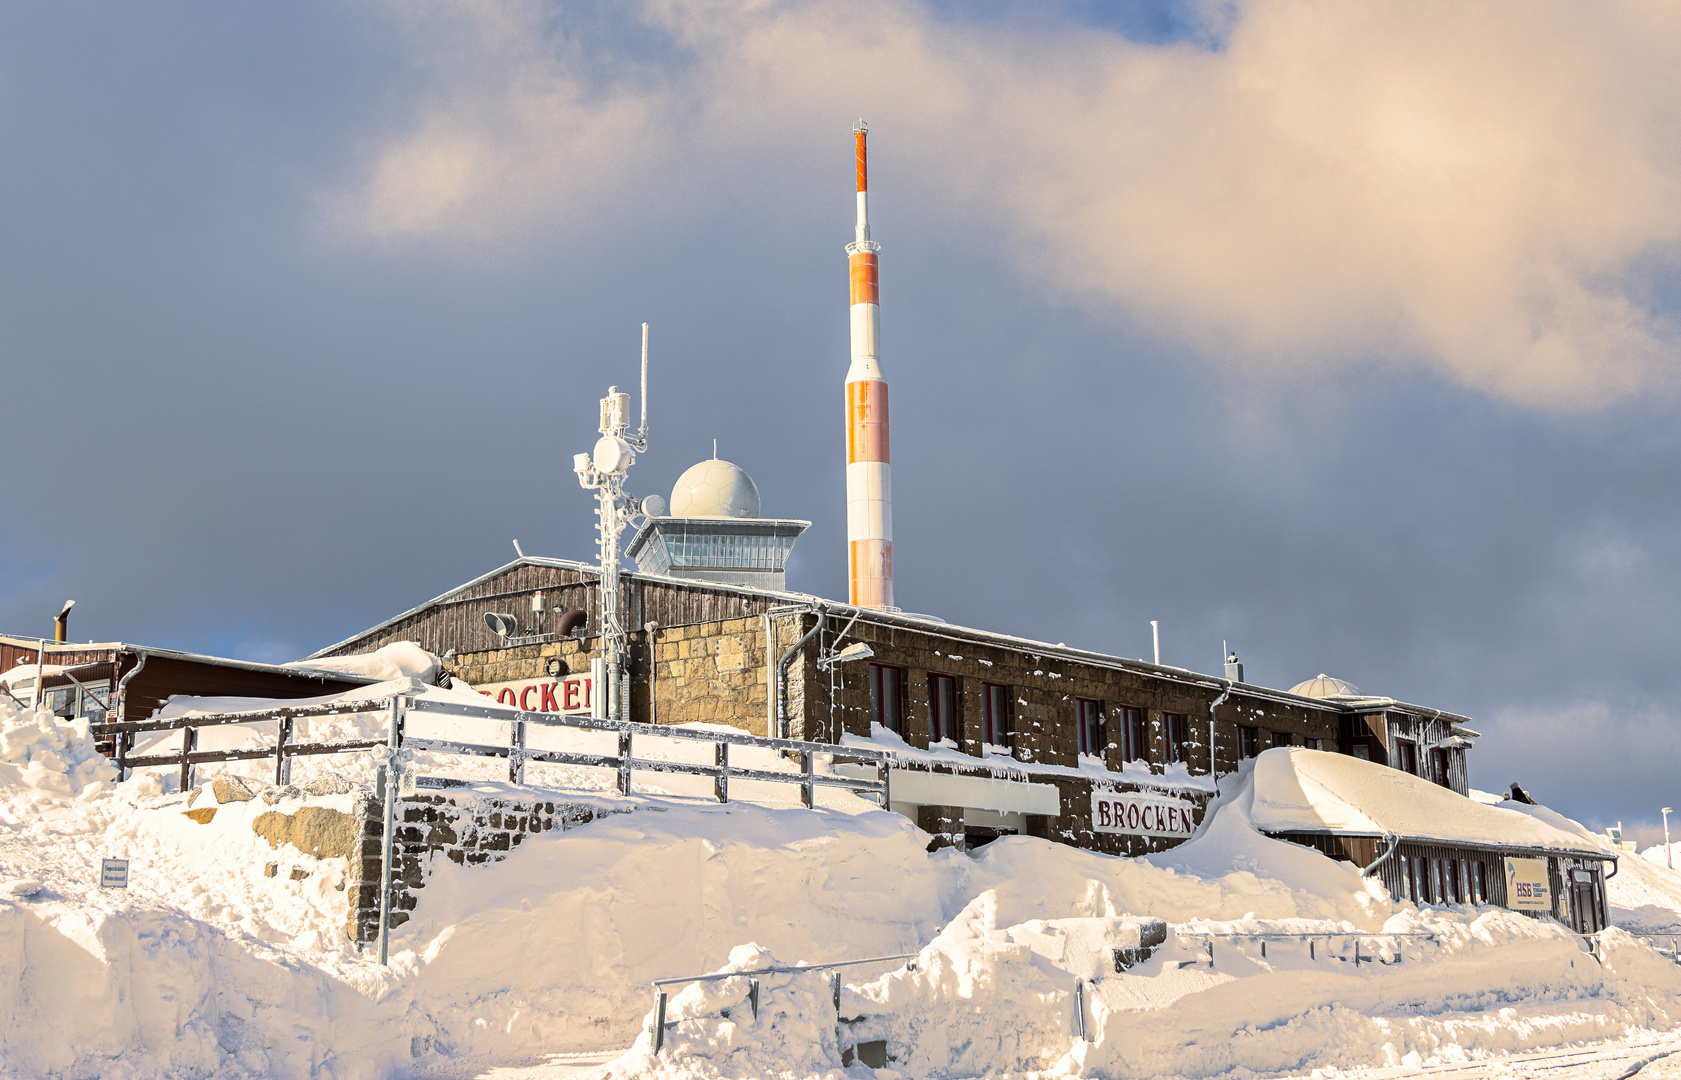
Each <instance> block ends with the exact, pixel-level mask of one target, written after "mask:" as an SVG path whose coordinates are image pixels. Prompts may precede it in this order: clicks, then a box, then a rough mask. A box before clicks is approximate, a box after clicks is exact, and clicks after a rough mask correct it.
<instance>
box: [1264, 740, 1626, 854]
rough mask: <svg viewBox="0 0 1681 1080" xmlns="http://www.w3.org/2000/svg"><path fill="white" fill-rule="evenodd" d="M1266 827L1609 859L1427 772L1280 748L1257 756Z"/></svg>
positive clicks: (1572, 838) (1275, 830)
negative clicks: (1459, 790) (1471, 796)
mask: <svg viewBox="0 0 1681 1080" xmlns="http://www.w3.org/2000/svg"><path fill="white" fill-rule="evenodd" d="M1254 780H1255V802H1254V809H1253V811H1252V815H1251V816H1252V818H1253V820H1254V822H1255V826H1256V827H1257V828H1259V829H1260V830H1261V831H1262V832H1268V833H1282V832H1307V833H1342V834H1346V835H1355V836H1382V835H1385V834H1389V833H1393V834H1394V835H1395V836H1398V837H1400V838H1402V839H1405V840H1423V841H1428V842H1437V843H1446V844H1457V845H1468V846H1474V847H1492V848H1544V849H1546V850H1548V851H1555V852H1566V853H1570V854H1575V855H1586V856H1590V857H1593V858H1607V857H1609V856H1608V855H1607V853H1606V852H1605V851H1603V850H1602V849H1599V848H1596V847H1594V846H1593V845H1591V844H1589V843H1587V842H1585V841H1584V839H1583V838H1582V837H1581V836H1578V835H1573V834H1571V833H1568V832H1565V831H1563V830H1562V829H1558V828H1556V827H1554V826H1552V825H1549V824H1547V823H1546V822H1544V821H1539V820H1537V819H1536V818H1534V817H1531V816H1529V815H1526V814H1520V813H1517V812H1516V811H1513V810H1506V809H1502V808H1500V807H1497V806H1486V805H1484V804H1482V803H1479V802H1476V801H1474V800H1472V799H1467V798H1466V797H1465V796H1463V795H1459V794H1457V793H1455V792H1453V791H1450V790H1448V789H1447V788H1445V787H1441V786H1440V785H1438V784H1433V783H1431V782H1430V781H1428V780H1425V779H1424V778H1422V777H1418V776H1413V775H1411V774H1410V773H1404V772H1401V771H1400V770H1399V769H1391V768H1389V767H1388V766H1385V765H1378V764H1375V763H1373V762H1370V761H1361V760H1360V759H1359V758H1355V757H1349V756H1346V755H1343V754H1333V753H1329V752H1326V751H1323V750H1305V749H1301V748H1289V747H1278V748H1277V749H1273V750H1268V751H1266V752H1265V753H1263V754H1261V756H1260V757H1258V758H1257V759H1256V760H1255V778H1254Z"/></svg>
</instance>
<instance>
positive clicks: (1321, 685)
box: [1290, 674, 1365, 698]
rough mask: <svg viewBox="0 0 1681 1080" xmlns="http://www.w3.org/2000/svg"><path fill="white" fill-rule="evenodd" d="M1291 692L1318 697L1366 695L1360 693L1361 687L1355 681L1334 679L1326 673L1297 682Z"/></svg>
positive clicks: (1355, 696)
mask: <svg viewBox="0 0 1681 1080" xmlns="http://www.w3.org/2000/svg"><path fill="white" fill-rule="evenodd" d="M1290 692H1291V693H1292V694H1300V695H1302V696H1303V697H1316V698H1357V697H1363V696H1365V695H1363V694H1361V693H1360V688H1359V687H1358V686H1355V685H1354V684H1353V683H1351V682H1344V681H1343V680H1342V679H1333V678H1332V677H1331V676H1329V675H1324V674H1321V675H1320V676H1319V677H1318V678H1315V679H1309V680H1307V681H1306V682H1299V683H1297V684H1296V685H1295V686H1292V687H1291V688H1290Z"/></svg>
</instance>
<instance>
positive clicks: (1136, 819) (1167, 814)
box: [1091, 791, 1197, 837]
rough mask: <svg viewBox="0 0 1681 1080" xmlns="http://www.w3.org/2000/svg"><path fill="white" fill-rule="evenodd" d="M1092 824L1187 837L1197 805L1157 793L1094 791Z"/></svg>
mask: <svg viewBox="0 0 1681 1080" xmlns="http://www.w3.org/2000/svg"><path fill="white" fill-rule="evenodd" d="M1091 827H1092V828H1093V829H1094V830H1095V831H1097V832H1107V833H1126V834H1128V835H1131V836H1178V837H1186V836H1190V835H1191V833H1193V832H1195V831H1196V827H1197V824H1196V807H1194V806H1192V805H1191V804H1190V803H1186V802H1180V801H1179V800H1178V799H1169V798H1165V797H1163V796H1160V795H1140V794H1138V793H1137V792H1131V791H1094V792H1092V793H1091Z"/></svg>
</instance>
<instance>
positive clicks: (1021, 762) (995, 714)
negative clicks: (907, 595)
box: [317, 124, 1614, 929]
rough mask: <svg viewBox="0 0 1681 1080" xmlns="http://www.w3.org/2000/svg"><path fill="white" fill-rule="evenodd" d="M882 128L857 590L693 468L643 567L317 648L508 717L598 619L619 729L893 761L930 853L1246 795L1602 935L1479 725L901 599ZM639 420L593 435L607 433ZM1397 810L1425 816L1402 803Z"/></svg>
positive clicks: (1379, 853)
mask: <svg viewBox="0 0 1681 1080" xmlns="http://www.w3.org/2000/svg"><path fill="white" fill-rule="evenodd" d="M865 138H866V132H865V130H864V129H863V126H862V125H861V124H860V126H859V128H858V129H857V130H856V132H855V148H856V155H857V179H858V184H857V227H856V233H855V239H854V240H853V242H852V243H850V244H848V245H847V256H848V262H849V267H850V279H851V300H852V319H851V327H852V330H851V339H852V362H851V367H850V369H849V371H848V372H847V376H846V380H845V400H846V466H845V468H846V481H847V559H848V576H849V583H850V584H849V596H848V599H847V601H846V602H844V603H842V602H839V601H830V600H825V599H822V598H819V597H816V596H812V595H809V594H805V593H800V592H797V591H789V590H788V588H787V585H786V582H785V572H786V570H785V568H786V566H787V562H788V557H789V555H790V554H791V552H792V550H793V547H794V544H795V542H796V541H797V540H798V539H799V537H800V536H801V534H803V533H804V532H805V530H806V529H807V528H808V527H809V525H810V523H809V522H807V521H803V520H794V519H785V518H764V517H761V516H760V511H761V505H760V493H759V489H758V486H757V485H756V484H755V483H754V482H753V480H752V478H751V477H750V476H748V475H747V473H746V472H745V471H744V470H742V469H741V468H739V467H738V466H736V465H733V464H731V463H730V462H727V461H721V460H718V459H717V458H716V457H714V458H712V459H710V460H707V461H702V462H699V463H697V464H696V465H695V466H693V467H692V468H690V469H689V470H687V471H686V472H684V473H683V474H682V476H681V477H679V478H678V480H677V482H676V484H675V485H674V487H673V490H672V493H671V498H670V500H669V503H667V502H666V501H665V500H663V499H661V498H659V497H657V496H655V497H650V498H646V499H642V500H634V499H628V498H627V499H625V500H623V504H624V506H625V508H626V511H627V513H628V518H627V520H629V521H630V522H631V523H632V524H634V525H635V526H636V528H635V532H634V534H633V535H632V537H631V539H630V541H629V543H628V548H627V553H628V555H629V557H630V558H631V559H632V560H634V562H635V564H636V567H637V569H636V570H635V571H634V572H632V571H625V572H622V573H621V572H620V570H619V567H618V566H617V565H616V562H615V564H614V565H613V566H611V567H610V568H609V567H604V565H603V564H600V563H596V564H592V563H586V562H577V561H569V560H563V559H553V558H538V557H527V556H524V555H522V556H521V557H520V558H518V559H517V560H515V561H514V562H511V563H509V564H507V565H505V566H501V567H499V568H497V569H495V570H492V571H490V572H489V573H487V574H485V575H483V576H481V577H479V578H476V579H474V580H472V581H469V582H466V583H465V584H463V585H461V586H459V587H457V588H455V589H452V590H450V591H448V592H446V593H444V594H443V595H441V596H438V597H435V598H433V599H432V600H430V601H427V602H426V603H424V604H421V605H419V606H417V607H415V608H413V609H411V610H409V611H406V612H403V613H402V614H400V615H398V616H396V617H394V618H392V619H389V620H387V621H385V622H383V623H380V624H379V625H377V626H374V627H371V628H369V629H368V630H366V631H363V632H362V633H359V634H356V635H354V636H352V637H350V638H347V639H345V640H344V641H341V642H339V643H337V644H335V645H333V646H331V647H329V648H327V649H325V650H322V652H321V653H318V654H317V656H319V657H331V656H338V655H345V654H350V653H356V652H364V651H367V650H370V649H374V648H378V647H380V646H383V645H386V644H389V643H392V642H396V641H414V642H417V643H419V644H420V645H421V646H422V647H423V648H425V649H428V650H430V651H432V652H434V653H437V654H440V655H445V656H446V657H448V658H449V660H450V662H449V670H450V674H451V676H452V677H453V678H455V679H458V680H460V681H463V682H465V683H467V684H469V685H471V686H473V687H475V688H477V689H479V690H480V691H481V692H484V693H486V694H487V695H489V696H492V697H494V698H496V699H497V700H498V701H500V702H502V703H504V704H509V705H514V706H516V707H519V708H522V709H529V708H532V707H533V703H539V704H541V703H548V702H552V703H553V704H554V707H555V708H557V709H561V710H567V709H574V708H576V709H586V708H590V707H591V703H592V702H594V701H596V700H597V698H596V695H597V693H606V692H607V691H604V690H598V689H597V688H595V687H594V686H593V685H592V679H593V678H594V676H592V675H591V674H590V673H591V671H592V662H595V666H594V668H593V670H594V671H597V672H599V671H602V670H603V668H602V667H601V666H600V660H601V656H602V653H603V651H604V648H605V645H604V643H605V641H606V639H607V637H608V636H609V635H608V634H606V633H603V629H602V628H603V623H604V621H616V624H617V625H619V626H621V627H622V631H621V634H622V638H623V650H622V653H623V655H622V660H621V663H622V670H621V674H620V676H619V677H620V680H621V690H620V692H619V693H618V694H616V695H615V697H616V702H617V704H616V706H615V707H616V708H618V709H619V710H620V712H619V713H618V715H622V716H623V717H624V718H626V719H629V720H631V721H634V722H639V723H648V724H688V723H722V724H728V725H732V726H735V727H738V728H741V729H744V730H746V731H748V732H751V733H753V734H757V735H769V736H775V737H784V738H794V739H803V740H812V741H817V742H823V743H828V744H832V745H836V746H848V745H869V746H872V747H876V748H884V749H887V750H889V751H890V752H891V753H892V754H893V758H894V765H893V768H892V785H891V787H892V792H893V801H892V808H893V809H894V810H896V811H899V812H901V813H903V814H905V815H907V816H909V817H911V818H912V819H914V820H915V821H916V822H917V823H918V825H919V826H921V827H922V828H923V829H924V830H926V831H927V832H928V833H930V834H931V835H932V836H933V838H934V840H933V845H935V846H939V845H951V846H961V847H974V846H977V845H980V844H985V843H987V842H988V841H990V840H992V839H994V838H996V837H998V836H1002V835H1009V834H1023V835H1029V836H1038V837H1043V838H1046V839H1049V840H1054V841H1058V842H1061V843H1067V844H1072V845H1075V846H1078V847H1082V848H1087V849H1091V850H1094V851H1101V852H1106V853H1109V854H1114V855H1140V854H1145V853H1149V852H1153V851H1160V850H1163V849H1166V848H1169V847H1172V846H1174V845H1176V844H1179V843H1182V842H1183V841H1185V840H1186V839H1188V838H1189V837H1190V836H1191V835H1192V833H1193V832H1194V831H1195V829H1196V828H1197V826H1198V825H1199V824H1200V822H1201V820H1202V817H1203V814H1204V811H1205V810H1206V808H1207V806H1208V804H1209V802H1210V800H1211V799H1212V798H1213V797H1214V796H1215V795H1216V794H1217V793H1218V792H1219V791H1220V790H1221V788H1222V786H1224V785H1229V784H1232V783H1234V782H1255V783H1258V784H1262V785H1264V787H1265V791H1264V792H1263V793H1262V794H1264V795H1265V799H1266V800H1267V805H1268V806H1270V807H1272V808H1273V810H1272V816H1271V817H1270V818H1268V821H1269V822H1270V824H1271V827H1270V828H1269V829H1268V831H1269V832H1271V833H1272V834H1273V835H1276V836H1277V837H1278V838H1279V839H1283V840H1288V841H1291V842H1294V843H1298V844H1303V845H1306V846H1309V847H1312V848H1314V849H1315V850H1318V851H1321V852H1322V853H1324V854H1326V855H1327V856H1329V857H1331V858H1334V859H1339V860H1342V861H1347V862H1353V863H1357V864H1359V865H1360V866H1361V867H1362V868H1363V869H1364V870H1365V871H1366V872H1367V873H1371V874H1377V875H1379V876H1380V877H1381V878H1382V880H1383V881H1384V883H1385V884H1386V885H1387V886H1388V887H1389V889H1390V891H1391V893H1392V894H1393V895H1395V896H1397V897H1401V898H1407V899H1412V900H1416V901H1419V902H1432V901H1436V902H1439V901H1451V900H1467V899H1475V900H1479V901H1482V902H1489V903H1500V904H1504V905H1506V906H1512V907H1518V908H1520V909H1526V910H1535V911H1538V912H1539V913H1543V914H1551V915H1553V916H1555V917H1558V918H1561V919H1568V920H1569V921H1571V922H1572V923H1573V924H1574V925H1576V926H1577V927H1578V928H1582V929H1588V928H1597V927H1598V926H1600V925H1603V923H1604V920H1605V904H1604V864H1605V863H1606V862H1609V861H1613V860H1614V856H1612V855H1611V854H1609V853H1608V852H1606V851H1604V850H1602V849H1600V848H1598V847H1596V846H1594V845H1593V844H1591V843H1589V842H1586V841H1585V840H1584V839H1583V838H1581V837H1572V836H1571V835H1570V834H1566V833H1561V832H1559V831H1558V830H1549V829H1547V828H1545V827H1541V826H1537V825H1535V823H1534V822H1533V820H1532V819H1530V818H1527V817H1525V815H1523V814H1521V813H1519V812H1517V811H1514V810H1509V809H1502V808H1499V807H1491V806H1486V805H1483V804H1481V803H1477V802H1475V801H1474V800H1472V799H1471V798H1469V794H1470V792H1469V770H1468V761H1467V756H1468V752H1469V750H1470V749H1471V747H1472V746H1473V744H1474V740H1475V739H1476V738H1477V734H1476V732H1475V731H1473V730H1472V729H1471V728H1470V727H1469V726H1468V725H1469V720H1468V718H1466V717H1464V716H1460V715H1457V714H1454V713H1451V712H1448V711H1445V710H1442V709H1439V708H1434V707H1426V706H1422V705H1414V704H1409V703H1406V702H1402V701H1396V700H1393V699H1391V698H1387V697H1379V696H1371V695H1367V694H1363V693H1362V692H1361V691H1359V690H1358V689H1357V688H1355V687H1354V686H1352V685H1350V684H1349V683H1347V682H1345V681H1342V680H1339V679H1336V678H1332V677H1330V676H1327V675H1320V676H1318V677H1316V678H1311V679H1308V680H1305V681H1303V682H1301V683H1298V684H1297V685H1295V686H1294V687H1292V688H1291V689H1289V690H1275V689H1270V688H1267V687H1263V686H1258V685H1255V684H1252V683H1249V682H1247V681H1245V679H1244V672H1243V665H1242V664H1241V663H1240V662H1238V659H1237V657H1236V655H1232V656H1230V657H1228V658H1227V662H1226V664H1225V666H1224V670H1223V672H1221V673H1220V674H1205V673H1200V672H1196V671H1191V670H1188V669H1185V668H1180V667H1175V666H1172V665H1165V664H1161V663H1159V662H1155V663H1150V662H1145V661H1141V660H1132V659H1127V658H1123V657H1118V656H1110V655H1106V654H1102V653H1098V652H1092V651H1088V650H1082V649H1075V648H1069V647H1067V646H1066V645H1061V644H1056V645H1052V644H1048V643H1045V642H1038V641H1032V640H1028V639H1024V638H1020V637H1017V636H1014V635H1010V634H1007V633H1000V632H996V631H989V630H981V629H975V628H970V627H961V626H953V625H950V624H947V623H946V622H944V621H943V620H941V619H938V618H935V617H932V616H927V615H917V614H911V613H907V612H904V611H901V610H900V609H899V608H897V607H896V606H894V580H893V557H892V543H893V541H892V488H891V475H890V464H889V462H890V460H891V454H890V427H889V411H888V392H887V382H886V379H885V376H884V374H883V368H882V364H881V356H880V294H879V276H878V255H879V252H880V245H879V244H878V243H876V242H874V241H873V240H871V238H870V233H869V219H868V196H867V189H868V184H867V172H866V167H865ZM610 396H611V395H610ZM643 396H644V401H645V400H646V386H645V385H644V393H643ZM603 404H604V412H603V415H604V417H605V416H606V415H607V413H608V403H607V402H606V401H604V403H603ZM616 408H620V409H621V411H622V410H623V408H624V406H616ZM645 409H646V406H645V404H644V429H643V435H642V436H638V437H639V438H645V432H646V417H645ZM623 427H624V426H623V425H622V424H620V425H618V426H613V425H612V424H610V423H609V422H607V421H606V420H605V419H604V422H603V426H602V432H603V443H608V441H609V440H611V439H618V438H619V436H618V435H616V434H614V433H615V432H619V431H622V430H623ZM627 437H628V435H627ZM627 445H639V444H636V443H634V442H633V443H631V444H627ZM627 453H628V451H626V450H624V449H622V447H621V446H620V444H619V443H612V444H610V445H607V446H606V447H605V449H604V448H603V445H602V444H598V452H597V455H596V458H597V459H598V460H596V461H593V462H592V461H590V460H589V458H588V456H587V455H579V464H578V467H579V470H580V477H581V478H583V477H585V476H586V472H589V470H595V469H599V468H600V461H601V460H604V459H614V460H622V459H625V458H626V454H627ZM589 475H594V473H593V472H589ZM586 486H588V484H587V483H586ZM614 552H615V556H616V555H617V549H616V548H615V549H614ZM609 579H610V580H609ZM524 613H529V614H524ZM522 622H523V623H524V625H523V626H522V625H521V623H522ZM1158 661H1159V657H1158ZM1263 757H1264V759H1265V765H1264V767H1257V766H1256V765H1255V759H1260V758H1263ZM837 768H842V769H844V768H845V766H837ZM1251 770H1253V771H1251ZM1386 778H1387V779H1386ZM1396 784H1399V785H1400V786H1399V788H1398V789H1397V788H1396ZM1308 789H1311V791H1312V792H1314V793H1316V794H1314V795H1312V796H1311V797H1310V796H1309V795H1307V794H1303V792H1304V791H1307V790H1308ZM1397 790H1398V791H1399V794H1397ZM1370 791H1382V792H1386V793H1387V795H1386V796H1385V797H1384V798H1381V799H1376V800H1375V804H1374V805H1367V807H1366V810H1365V811H1361V810H1359V809H1356V808H1355V807H1357V806H1358V805H1361V804H1363V803H1364V804H1371V803H1373V799H1370V798H1365V796H1364V794H1363V793H1368V792H1370ZM1298 795H1299V796H1300V797H1299V798H1298V797H1297V796H1298ZM1258 797H1260V796H1259V795H1258ZM1408 806H1411V807H1414V808H1416V812H1415V811H1407V812H1400V811H1398V810H1397V808H1398V807H1408ZM1328 807H1330V808H1331V809H1327V808H1328ZM1338 807H1340V808H1341V809H1337V808H1338ZM1514 867H1515V869H1514ZM1514 875H1515V876H1514ZM1519 878H1521V879H1522V882H1523V883H1522V884H1521V885H1520V884H1519V883H1518V879H1519ZM1538 881H1539V882H1540V884H1537V882H1538ZM1519 892H1521V893H1522V894H1523V896H1524V898H1525V899H1524V901H1523V903H1521V904H1520V903H1518V902H1517V899H1516V898H1517V894H1518V893H1519ZM1536 897H1540V899H1539V900H1537V899H1535V898H1536ZM1538 904H1539V905H1541V906H1540V907H1537V905H1538Z"/></svg>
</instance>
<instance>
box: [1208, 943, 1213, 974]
mask: <svg viewBox="0 0 1681 1080" xmlns="http://www.w3.org/2000/svg"><path fill="white" fill-rule="evenodd" d="M1208 970H1210V971H1213V970H1214V938H1213V936H1212V935H1211V936H1210V937H1209V939H1208Z"/></svg>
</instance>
